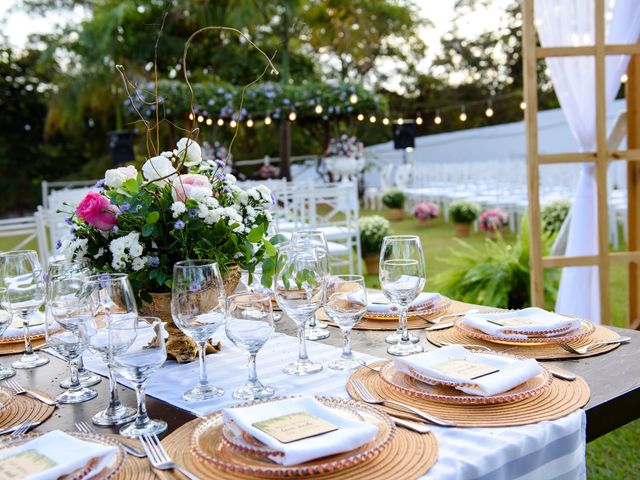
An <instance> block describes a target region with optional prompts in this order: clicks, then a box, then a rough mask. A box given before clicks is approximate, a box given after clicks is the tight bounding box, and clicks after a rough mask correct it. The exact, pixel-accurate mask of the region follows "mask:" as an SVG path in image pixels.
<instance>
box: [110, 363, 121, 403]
mask: <svg viewBox="0 0 640 480" xmlns="http://www.w3.org/2000/svg"><path fill="white" fill-rule="evenodd" d="M107 371H108V372H109V394H110V397H109V406H108V407H107V413H108V414H109V415H114V414H115V411H116V410H117V409H118V407H120V398H118V382H117V381H116V372H114V371H113V368H111V362H109V363H107Z"/></svg>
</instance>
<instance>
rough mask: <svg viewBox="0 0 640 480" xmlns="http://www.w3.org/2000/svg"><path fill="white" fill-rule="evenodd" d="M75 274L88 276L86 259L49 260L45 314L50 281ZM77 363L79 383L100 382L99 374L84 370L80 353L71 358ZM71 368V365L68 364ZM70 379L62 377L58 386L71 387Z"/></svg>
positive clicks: (88, 270) (88, 268)
mask: <svg viewBox="0 0 640 480" xmlns="http://www.w3.org/2000/svg"><path fill="white" fill-rule="evenodd" d="M69 273H72V274H75V273H80V274H82V275H84V276H89V275H90V274H91V268H90V266H89V263H88V262H87V261H86V260H76V261H74V262H69V261H67V260H64V259H62V260H53V261H51V262H49V265H48V267H47V275H46V278H45V315H48V310H49V308H50V307H49V301H50V294H49V285H50V282H51V281H52V280H53V279H55V278H57V277H59V276H61V275H63V274H69ZM72 361H73V362H75V363H76V365H77V370H78V379H79V380H80V385H82V386H83V387H92V386H94V385H97V384H98V383H100V382H101V378H100V376H99V375H96V374H95V373H91V372H90V371H88V370H85V368H84V365H83V363H82V355H80V356H79V357H78V358H77V359H75V360H72ZM69 368H71V365H70V366H69ZM71 384H72V381H71V377H67V378H64V379H62V380H61V381H60V387H61V388H66V389H67V390H68V389H69V388H70V387H71Z"/></svg>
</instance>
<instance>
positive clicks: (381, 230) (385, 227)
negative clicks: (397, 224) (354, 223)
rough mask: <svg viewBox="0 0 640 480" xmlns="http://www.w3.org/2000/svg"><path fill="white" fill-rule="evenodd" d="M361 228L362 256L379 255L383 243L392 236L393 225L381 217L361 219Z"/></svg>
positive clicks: (373, 216) (359, 221)
mask: <svg viewBox="0 0 640 480" xmlns="http://www.w3.org/2000/svg"><path fill="white" fill-rule="evenodd" d="M358 226H359V228H360V248H361V251H362V256H363V257H366V256H368V255H378V254H379V253H380V249H381V248H382V241H383V240H384V237H386V236H387V235H391V224H390V223H389V220H387V219H386V218H382V217H381V216H379V215H372V216H370V217H361V218H360V219H359V220H358Z"/></svg>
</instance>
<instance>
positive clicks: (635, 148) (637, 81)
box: [522, 0, 640, 329]
mask: <svg viewBox="0 0 640 480" xmlns="http://www.w3.org/2000/svg"><path fill="white" fill-rule="evenodd" d="M533 5H534V0H523V6H522V17H523V56H524V88H525V91H524V100H525V102H526V105H527V109H526V111H525V126H526V137H527V174H528V175H527V176H528V191H529V225H530V231H531V235H530V263H531V296H532V303H533V304H534V305H537V306H541V307H542V306H544V288H543V287H544V285H543V270H544V269H545V268H562V267H580V266H594V265H595V266H597V267H598V272H599V279H600V309H601V311H600V313H601V315H600V317H601V319H602V322H603V323H605V324H608V323H611V315H610V310H611V305H610V283H609V268H610V265H612V264H627V265H628V271H629V281H628V325H630V326H631V327H632V328H636V329H638V328H640V43H635V44H625V45H612V44H609V45H607V44H606V41H605V38H606V37H605V0H595V12H594V14H595V43H594V45H587V46H561V47H548V48H542V47H539V46H538V45H537V37H536V29H535V24H534V20H535V17H534V6H533ZM607 55H631V56H632V57H631V61H630V63H629V68H628V72H627V75H628V80H627V84H626V89H627V90H626V93H627V95H626V98H627V113H626V134H627V150H618V149H617V143H619V142H611V144H612V146H610V144H609V142H608V139H607V125H606V106H605V88H606V85H605V82H606V80H605V58H606V56H607ZM568 56H593V57H595V89H596V91H595V98H596V131H597V144H596V145H597V147H596V151H595V152H578V153H561V154H540V153H539V150H538V119H537V117H538V78H537V68H536V64H537V61H538V59H541V58H547V57H568ZM621 125H622V130H619V129H617V130H618V131H617V132H616V134H617V135H618V136H623V135H620V133H622V134H623V133H624V126H625V125H624V123H622V124H621ZM622 159H624V160H627V188H628V196H629V198H628V200H629V206H628V213H627V215H628V219H627V220H628V225H629V228H628V231H629V239H628V250H627V251H626V252H609V238H608V205H607V168H608V166H609V162H611V161H613V160H622ZM582 162H591V163H594V164H595V166H596V181H597V200H598V207H597V217H598V254H597V255H586V256H573V257H569V256H543V254H542V241H541V238H542V232H541V223H540V190H539V189H540V171H539V167H540V166H541V165H544V164H558V163H582Z"/></svg>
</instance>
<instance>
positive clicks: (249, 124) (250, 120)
mask: <svg viewBox="0 0 640 480" xmlns="http://www.w3.org/2000/svg"><path fill="white" fill-rule="evenodd" d="M247 127H249V128H251V127H253V120H252V119H249V120H247Z"/></svg>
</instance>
